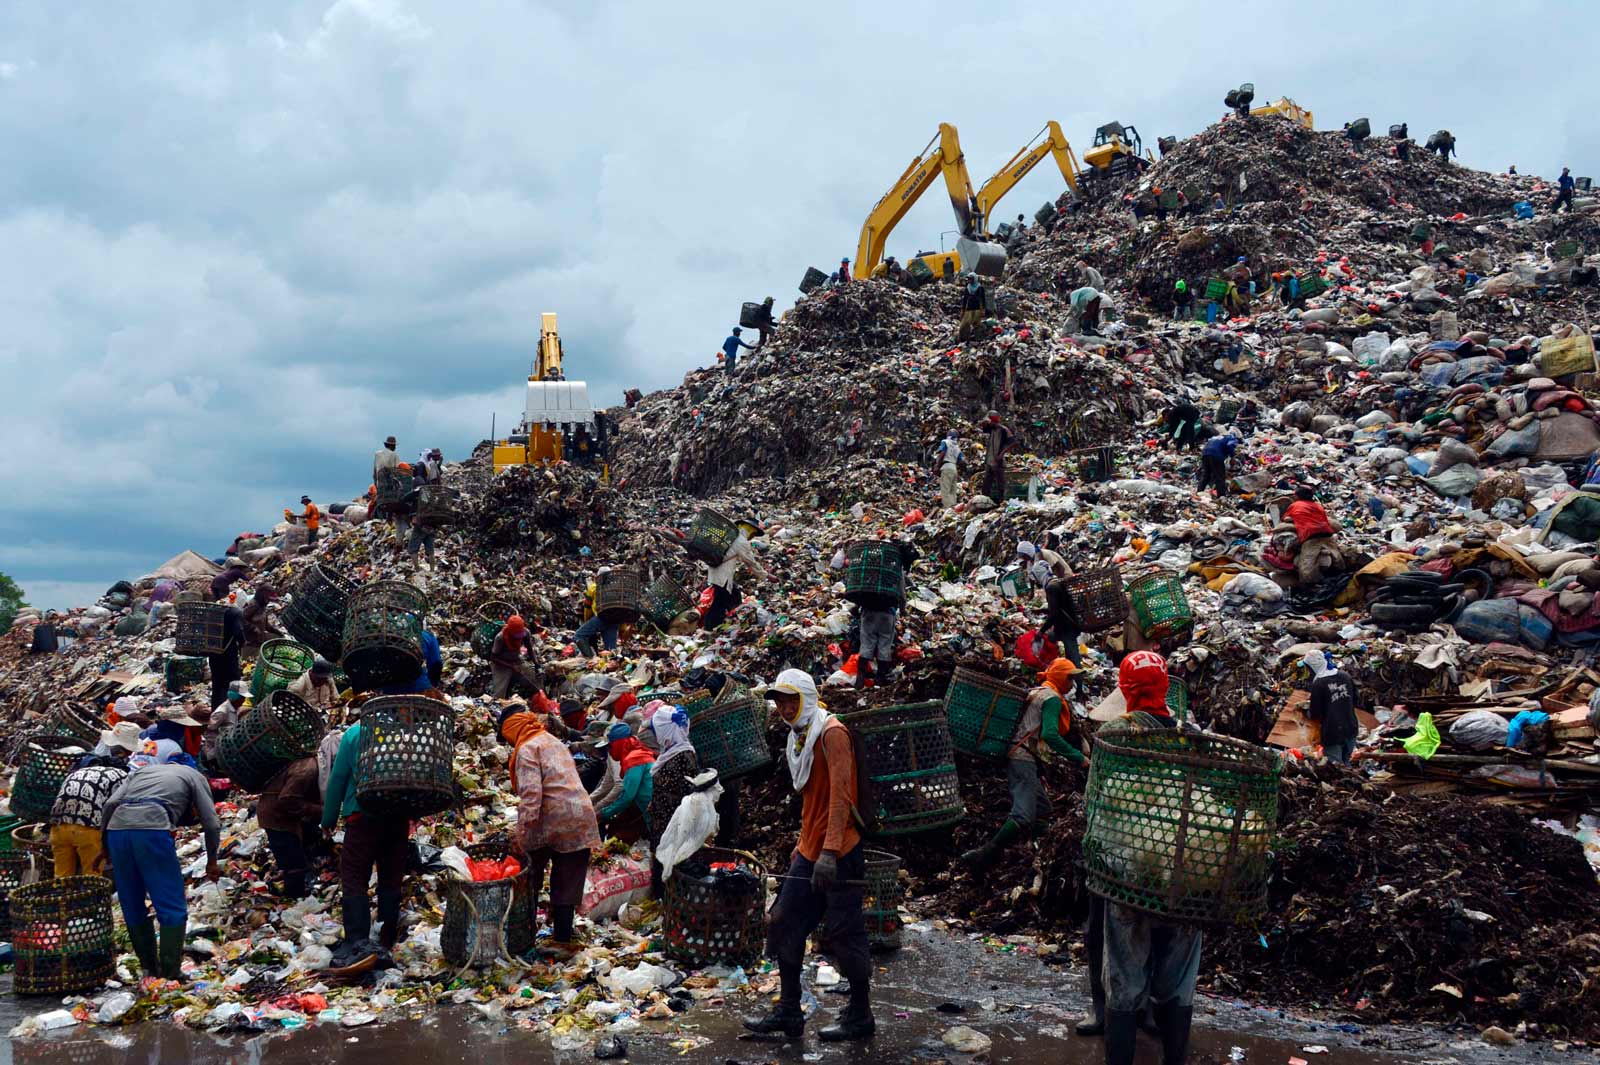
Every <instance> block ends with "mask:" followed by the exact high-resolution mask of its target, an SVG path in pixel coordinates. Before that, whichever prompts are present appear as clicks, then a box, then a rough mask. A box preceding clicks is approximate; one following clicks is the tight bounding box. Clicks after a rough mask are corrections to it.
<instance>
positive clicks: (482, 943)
mask: <svg viewBox="0 0 1600 1065" xmlns="http://www.w3.org/2000/svg"><path fill="white" fill-rule="evenodd" d="M466 851H467V857H469V858H473V859H476V860H478V861H501V860H503V859H504V858H505V857H506V855H507V853H508V851H507V848H506V845H505V844H504V843H476V844H473V845H472V846H470V847H467V848H466ZM533 940H534V927H533V909H532V907H531V906H530V905H529V896H528V875H527V872H526V870H524V871H523V872H522V873H520V874H518V875H517V876H514V877H509V878H507V879H505V880H473V881H466V880H452V881H450V882H449V884H447V885H446V887H445V902H444V924H443V925H442V926H441V927H440V929H439V949H440V951H441V952H442V953H443V954H444V960H445V963H446V964H448V965H453V966H455V967H457V968H460V967H461V966H463V965H468V964H470V965H472V966H473V967H474V968H484V967H486V966H489V965H493V964H494V963H495V962H496V961H498V960H499V959H500V956H501V954H509V955H511V956H513V957H516V956H518V955H521V954H525V953H526V952H527V951H528V949H529V948H530V947H532V946H533Z"/></svg>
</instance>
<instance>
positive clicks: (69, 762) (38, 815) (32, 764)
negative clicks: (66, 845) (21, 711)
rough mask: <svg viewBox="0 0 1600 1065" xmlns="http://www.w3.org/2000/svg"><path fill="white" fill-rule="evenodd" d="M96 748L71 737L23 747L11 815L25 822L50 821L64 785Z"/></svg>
mask: <svg viewBox="0 0 1600 1065" xmlns="http://www.w3.org/2000/svg"><path fill="white" fill-rule="evenodd" d="M93 748H94V745H93V744H86V743H84V741H83V740H81V739H79V738H78V737H77V736H71V735H39V736H34V737H33V738H31V739H29V740H28V742H27V743H26V744H24V745H23V748H22V751H23V754H22V766H21V768H19V769H18V770H17V775H16V778H15V779H14V780H13V781H12V783H11V812H12V813H14V814H16V815H17V816H18V817H20V818H22V819H23V820H24V821H48V820H50V809H51V807H53V806H54V805H55V803H56V795H57V794H59V793H60V791H61V782H62V781H64V780H66V779H67V774H68V773H70V772H72V770H73V769H74V768H75V767H76V766H77V764H78V761H79V760H80V759H81V758H83V756H84V755H86V754H88V753H89V752H90V751H91V750H93ZM74 752H75V753H74Z"/></svg>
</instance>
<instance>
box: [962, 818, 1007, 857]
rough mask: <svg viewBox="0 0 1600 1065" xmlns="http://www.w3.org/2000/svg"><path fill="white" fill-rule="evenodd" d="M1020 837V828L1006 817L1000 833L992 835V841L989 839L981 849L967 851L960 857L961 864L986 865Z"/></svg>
mask: <svg viewBox="0 0 1600 1065" xmlns="http://www.w3.org/2000/svg"><path fill="white" fill-rule="evenodd" d="M1020 835H1022V826H1021V825H1019V824H1017V823H1016V822H1015V821H1013V820H1011V819H1010V818H1009V817H1008V818H1006V823H1005V824H1003V825H1001V826H1000V831H998V832H996V833H995V834H994V839H991V840H990V841H989V842H988V843H985V844H984V845H983V846H981V847H978V848H976V849H974V850H970V851H967V852H966V853H965V854H963V855H962V856H961V863H962V864H963V865H969V866H973V867H977V866H981V865H987V864H989V862H990V861H992V860H993V859H994V856H995V855H997V854H999V853H1000V852H1001V851H1002V850H1004V849H1005V848H1006V847H1008V846H1010V845H1011V841H1012V840H1014V839H1016V838H1017V837H1018V836H1020Z"/></svg>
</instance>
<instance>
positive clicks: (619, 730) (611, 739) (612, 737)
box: [595, 721, 633, 747]
mask: <svg viewBox="0 0 1600 1065" xmlns="http://www.w3.org/2000/svg"><path fill="white" fill-rule="evenodd" d="M632 735H633V726H632V725H630V724H628V723H627V722H626V721H618V722H617V723H616V724H615V725H612V726H611V727H610V728H608V729H606V734H605V736H604V737H603V738H602V739H601V740H600V741H599V742H598V743H596V744H595V746H596V747H609V746H611V745H612V744H613V743H615V742H617V741H618V740H625V739H628V738H629V737H631V736H632Z"/></svg>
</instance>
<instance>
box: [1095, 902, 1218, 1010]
mask: <svg viewBox="0 0 1600 1065" xmlns="http://www.w3.org/2000/svg"><path fill="white" fill-rule="evenodd" d="M1105 906H1106V919H1105V948H1104V950H1105V958H1104V961H1103V964H1104V980H1105V988H1106V1008H1107V1009H1111V1010H1117V1011H1121V1012H1128V1013H1132V1012H1135V1011H1137V1010H1141V1009H1143V1008H1144V1004H1145V1001H1146V1000H1147V999H1148V1000H1149V1001H1150V1003H1151V1004H1152V1005H1155V1006H1164V1005H1166V1004H1168V1003H1176V1004H1177V1005H1178V1006H1182V1007H1188V1006H1192V1005H1194V984H1195V978H1196V977H1198V976H1199V975H1200V947H1201V938H1202V937H1201V935H1200V930H1199V929H1198V928H1192V927H1189V926H1186V925H1175V924H1169V923H1167V922H1165V921H1162V920H1159V919H1157V918H1155V917H1151V916H1149V915H1148V914H1143V913H1140V912H1139V911H1138V910H1132V909H1129V908H1128V907H1126V906H1121V905H1118V904H1117V903H1114V902H1108V903H1106V904H1105Z"/></svg>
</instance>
